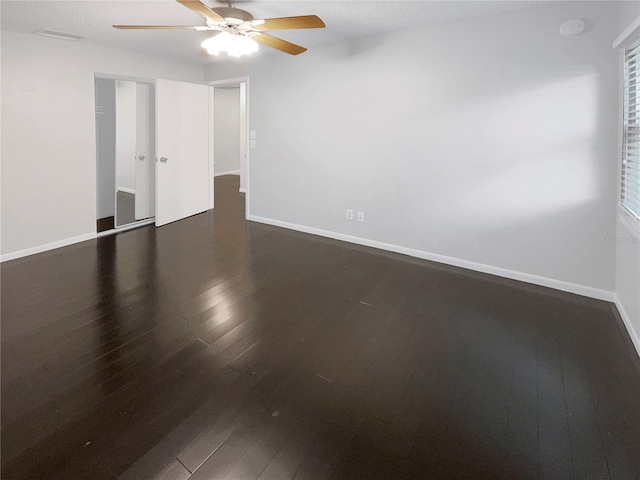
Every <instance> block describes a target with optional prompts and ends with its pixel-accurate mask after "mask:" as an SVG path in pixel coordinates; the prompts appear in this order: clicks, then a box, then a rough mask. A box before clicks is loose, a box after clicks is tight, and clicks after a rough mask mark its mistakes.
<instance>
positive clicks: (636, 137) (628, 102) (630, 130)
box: [621, 39, 640, 219]
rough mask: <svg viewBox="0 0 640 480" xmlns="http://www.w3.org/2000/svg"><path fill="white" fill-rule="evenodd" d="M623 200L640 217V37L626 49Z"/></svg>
mask: <svg viewBox="0 0 640 480" xmlns="http://www.w3.org/2000/svg"><path fill="white" fill-rule="evenodd" d="M623 115H624V117H623V125H624V127H623V145H622V189H621V192H622V198H621V203H622V206H623V207H624V208H626V209H627V210H628V211H629V212H630V213H631V214H633V215H634V216H635V217H636V218H638V219H640V39H638V40H637V41H635V42H634V43H632V44H631V45H629V46H628V47H627V48H626V49H625V52H624V114H623Z"/></svg>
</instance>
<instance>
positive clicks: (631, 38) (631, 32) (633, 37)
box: [613, 16, 640, 234]
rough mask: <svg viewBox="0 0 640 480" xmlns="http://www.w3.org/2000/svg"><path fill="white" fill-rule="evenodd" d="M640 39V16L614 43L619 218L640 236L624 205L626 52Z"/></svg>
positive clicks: (639, 222) (639, 224) (637, 222)
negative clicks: (617, 88)
mask: <svg viewBox="0 0 640 480" xmlns="http://www.w3.org/2000/svg"><path fill="white" fill-rule="evenodd" d="M638 39H640V16H638V17H636V18H635V19H634V20H633V21H632V22H631V23H630V24H629V26H628V27H627V28H625V29H624V31H623V32H622V33H621V34H620V35H619V36H618V38H616V39H615V41H614V42H613V48H614V50H618V53H619V58H620V64H619V68H620V70H619V72H620V97H619V98H620V117H619V118H620V129H619V143H618V146H619V147H618V148H619V155H618V161H617V163H618V168H619V172H618V173H619V176H618V189H619V190H618V202H617V203H618V206H619V215H618V218H619V220H620V221H621V223H622V224H623V225H625V226H626V227H627V228H628V229H629V230H630V231H631V232H632V233H634V234H640V218H638V216H636V215H635V214H634V213H632V212H631V211H630V210H629V209H628V208H626V206H624V203H623V191H622V188H623V181H624V174H625V170H624V165H623V161H624V155H625V121H624V118H623V117H624V114H625V78H624V70H625V64H626V62H625V52H626V50H627V48H628V47H629V46H631V45H632V44H634V42H636V41H638Z"/></svg>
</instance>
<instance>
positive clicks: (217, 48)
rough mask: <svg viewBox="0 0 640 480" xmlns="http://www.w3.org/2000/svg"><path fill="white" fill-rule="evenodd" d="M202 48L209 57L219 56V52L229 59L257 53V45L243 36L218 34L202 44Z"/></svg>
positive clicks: (225, 33)
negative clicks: (224, 53) (225, 53)
mask: <svg viewBox="0 0 640 480" xmlns="http://www.w3.org/2000/svg"><path fill="white" fill-rule="evenodd" d="M202 48H204V49H205V50H206V51H207V53H209V54H210V55H219V54H220V52H227V54H228V55H229V56H230V57H241V56H242V55H249V54H251V53H253V52H257V51H258V44H257V43H256V42H255V41H254V40H252V39H251V38H249V37H247V36H245V35H232V34H231V33H229V32H220V33H219V34H217V35H215V36H213V37H211V38H208V39H206V40H205V41H204V42H202Z"/></svg>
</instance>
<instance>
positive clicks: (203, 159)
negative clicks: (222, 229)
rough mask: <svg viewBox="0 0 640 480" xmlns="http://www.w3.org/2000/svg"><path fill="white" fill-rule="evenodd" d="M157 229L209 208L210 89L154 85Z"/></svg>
mask: <svg viewBox="0 0 640 480" xmlns="http://www.w3.org/2000/svg"><path fill="white" fill-rule="evenodd" d="M156 155H157V157H158V162H157V163H156V167H157V168H156V179H157V182H156V197H157V198H156V225H157V226H160V225H165V224H167V223H171V222H175V221H176V220H180V219H182V218H186V217H189V216H191V215H195V214H196V213H201V212H204V211H206V210H208V209H209V87H208V86H207V85H198V84H192V83H182V82H173V81H169V80H158V81H157V83H156Z"/></svg>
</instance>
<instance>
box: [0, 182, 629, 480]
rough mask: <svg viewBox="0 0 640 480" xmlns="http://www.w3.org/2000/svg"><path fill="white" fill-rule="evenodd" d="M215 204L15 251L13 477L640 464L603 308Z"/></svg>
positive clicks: (528, 471) (573, 470)
mask: <svg viewBox="0 0 640 480" xmlns="http://www.w3.org/2000/svg"><path fill="white" fill-rule="evenodd" d="M237 178H238V177H234V176H229V177H218V178H217V179H216V210H215V213H213V212H208V213H204V214H201V215H197V216H195V217H192V218H189V219H186V220H183V221H180V222H177V223H174V224H171V225H167V226H164V227H161V228H159V229H156V228H155V227H152V226H149V227H143V228H140V229H137V230H133V231H129V232H125V233H122V234H118V235H115V236H109V237H104V238H101V239H98V240H95V241H89V242H84V243H81V244H77V245H73V246H70V247H66V248H63V249H59V250H54V251H51V252H46V253H42V254H39V255H35V256H31V257H27V258H23V259H19V260H15V261H11V262H7V263H5V264H3V265H2V267H1V273H2V279H1V280H2V304H1V307H2V446H1V448H2V452H1V453H2V464H1V477H2V479H7V480H9V479H11V480H13V479H16V480H17V479H38V480H46V479H73V480H78V479H91V480H102V479H104V480H109V479H116V478H120V479H122V480H186V479H190V480H205V479H206V480H212V479H225V480H257V479H259V480H292V479H295V480H303V479H305V480H307V479H314V480H319V479H334V480H338V479H345V480H347V479H349V480H354V479H367V480H373V479H385V480H386V479H405V480H406V479H509V480H513V479H594V480H595V479H598V480H600V479H628V480H632V479H638V478H640V368H639V366H638V363H639V362H638V358H637V356H636V355H635V353H634V351H633V350H632V346H631V344H630V340H629V338H628V335H627V334H626V331H624V329H623V328H622V327H621V323H620V319H619V317H618V316H617V314H616V312H615V310H614V309H613V308H612V305H610V304H608V303H605V302H600V301H595V300H591V299H587V298H583V297H579V296H575V295H570V294H565V293H561V292H556V291H552V290H549V289H544V288H541V287H535V286H531V285H526V284H522V283H518V282H513V281H509V280H504V279H499V278H496V277H491V276H488V275H483V274H479V273H474V272H469V271H465V270H461V269H457V268H453V267H447V266H443V265H438V264H433V263H429V262H423V261H417V260H413V259H410V258H407V257H403V256H400V255H394V254H387V253H384V252H380V251H376V250H372V249H367V248H362V247H357V246H353V245H348V244H345V243H341V242H336V241H332V240H327V239H322V238H319V237H314V236H310V235H305V234H300V233H295V232H291V231H287V230H283V229H278V228H274V227H269V226H264V225H259V224H255V223H251V222H245V221H244V219H243V218H244V198H243V195H242V194H239V193H238V181H237Z"/></svg>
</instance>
